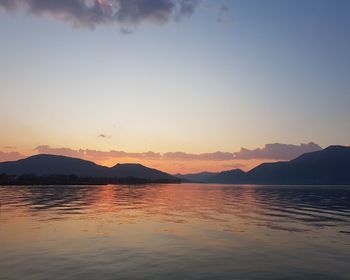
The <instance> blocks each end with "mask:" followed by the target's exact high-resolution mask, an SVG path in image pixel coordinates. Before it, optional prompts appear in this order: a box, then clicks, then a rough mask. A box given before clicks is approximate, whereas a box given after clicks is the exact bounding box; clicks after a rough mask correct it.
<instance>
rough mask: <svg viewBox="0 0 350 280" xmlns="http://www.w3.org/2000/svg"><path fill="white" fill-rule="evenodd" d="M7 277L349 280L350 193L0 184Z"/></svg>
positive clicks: (0, 240) (0, 273)
mask: <svg viewBox="0 0 350 280" xmlns="http://www.w3.org/2000/svg"><path fill="white" fill-rule="evenodd" d="M0 202H1V207H0V245H1V250H0V279H311V278H312V279H349V278H348V277H349V275H350V268H349V265H348V263H349V260H350V187H345V186H344V187H342V186H320V187H318V186H281V187H279V186H228V185H200V184H182V185H145V186H49V187H48V186H33V187H0Z"/></svg>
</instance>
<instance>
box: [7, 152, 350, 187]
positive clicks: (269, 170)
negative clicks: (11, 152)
mask: <svg viewBox="0 0 350 280" xmlns="http://www.w3.org/2000/svg"><path fill="white" fill-rule="evenodd" d="M0 174H3V179H1V178H0V179H1V180H0V183H2V184H6V183H9V182H10V183H11V182H12V183H13V184H17V183H23V184H31V183H33V182H40V183H48V184H56V183H57V184H61V183H67V182H68V183H86V182H87V183H92V184H94V183H99V184H103V183H118V182H121V183H133V182H137V183H150V182H166V183H169V182H170V183H174V182H176V183H178V182H180V181H182V182H201V183H218V184H281V185H294V184H295V185H301V184H302V185H325V184H330V185H350V147H345V146H329V147H328V148H326V149H323V150H321V151H317V152H311V153H305V154H303V155H301V156H299V157H297V158H296V159H293V160H291V161H283V162H273V163H263V164H261V165H259V166H257V167H255V168H253V169H252V170H250V171H248V172H245V171H243V170H241V169H233V170H228V171H223V172H219V173H213V172H201V173H195V174H184V175H182V174H177V175H170V174H168V173H165V172H162V171H159V170H157V169H152V168H148V167H146V166H143V165H141V164H132V163H130V164H117V165H115V166H113V167H105V166H101V165H98V164H95V163H93V162H91V161H86V160H82V159H78V158H71V157H65V156H58V155H48V154H41V155H35V156H31V157H28V158H26V159H21V160H18V161H10V162H2V163H0ZM20 176H21V179H20V180H18V179H13V178H17V177H20ZM28 176H29V177H28ZM30 176H34V177H30ZM70 176H73V177H70ZM38 177H40V178H41V179H40V180H39V179H38ZM4 178H5V179H4ZM42 178H44V179H42ZM77 178H84V180H81V179H77ZM86 178H89V179H86ZM12 180H15V181H12Z"/></svg>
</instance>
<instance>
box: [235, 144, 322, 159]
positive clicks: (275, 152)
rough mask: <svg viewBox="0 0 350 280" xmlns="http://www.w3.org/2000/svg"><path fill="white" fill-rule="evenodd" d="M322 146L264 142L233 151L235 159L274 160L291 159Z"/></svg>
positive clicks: (317, 149)
mask: <svg viewBox="0 0 350 280" xmlns="http://www.w3.org/2000/svg"><path fill="white" fill-rule="evenodd" d="M319 150H322V148H321V147H320V146H319V145H317V144H315V143H312V142H310V143H307V144H300V145H288V144H280V143H274V144H266V145H265V146H264V148H259V149H255V150H249V149H245V148H241V150H240V151H239V152H237V153H234V158H235V159H275V160H291V159H294V158H296V157H298V156H300V155H302V154H304V153H309V152H315V151H319Z"/></svg>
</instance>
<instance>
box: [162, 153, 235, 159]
mask: <svg viewBox="0 0 350 280" xmlns="http://www.w3.org/2000/svg"><path fill="white" fill-rule="evenodd" d="M162 157H163V158H164V159H169V160H214V161H216V160H217V161H221V160H233V159H234V158H233V154H232V153H228V152H214V153H204V154H189V153H184V152H175V153H165V154H163V156H162Z"/></svg>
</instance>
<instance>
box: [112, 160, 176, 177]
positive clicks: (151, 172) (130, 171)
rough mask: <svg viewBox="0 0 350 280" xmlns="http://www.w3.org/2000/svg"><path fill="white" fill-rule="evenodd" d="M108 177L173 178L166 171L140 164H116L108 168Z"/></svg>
mask: <svg viewBox="0 0 350 280" xmlns="http://www.w3.org/2000/svg"><path fill="white" fill-rule="evenodd" d="M109 174H110V175H109V176H110V177H118V178H125V177H136V178H143V179H150V180H168V179H174V178H175V177H173V176H171V175H169V174H168V173H165V172H162V171H159V170H157V169H153V168H148V167H146V166H143V165H141V164H133V163H126V164H117V165H115V166H113V167H111V168H109Z"/></svg>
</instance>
